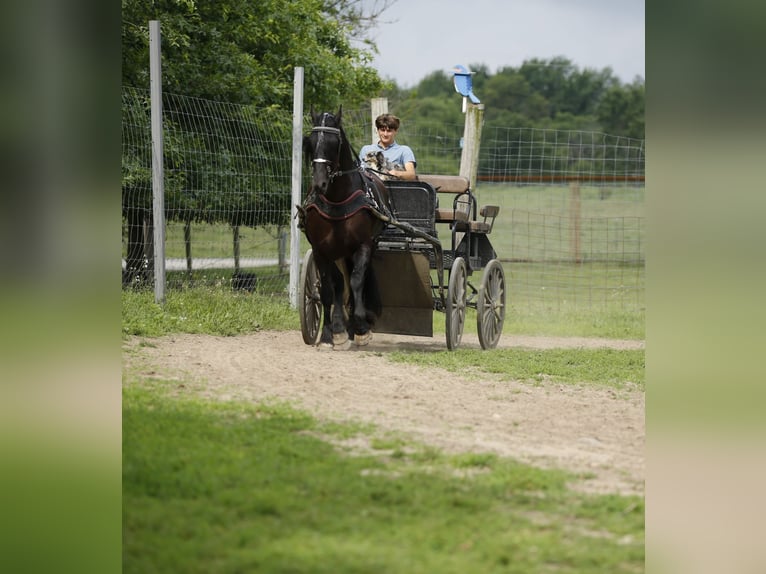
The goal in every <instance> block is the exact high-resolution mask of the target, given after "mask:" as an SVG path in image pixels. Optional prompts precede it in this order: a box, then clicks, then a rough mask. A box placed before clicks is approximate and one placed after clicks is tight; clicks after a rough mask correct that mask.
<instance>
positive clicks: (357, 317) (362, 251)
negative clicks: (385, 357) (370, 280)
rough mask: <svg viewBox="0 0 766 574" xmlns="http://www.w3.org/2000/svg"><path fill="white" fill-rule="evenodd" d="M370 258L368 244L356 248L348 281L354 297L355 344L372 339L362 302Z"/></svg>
mask: <svg viewBox="0 0 766 574" xmlns="http://www.w3.org/2000/svg"><path fill="white" fill-rule="evenodd" d="M371 259H372V249H371V248H370V246H369V245H362V246H360V247H359V249H357V250H356V252H355V253H354V257H353V271H352V272H351V277H350V281H349V286H350V287H351V296H352V297H353V299H354V304H353V310H354V316H353V319H352V322H353V325H354V333H355V336H354V342H355V343H356V344H357V345H366V344H367V343H369V342H370V339H372V335H371V333H370V323H369V321H368V320H367V308H366V307H365V304H364V283H365V278H366V275H367V269H368V266H369V265H370V261H371Z"/></svg>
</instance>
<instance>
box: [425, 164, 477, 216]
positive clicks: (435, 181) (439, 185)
mask: <svg viewBox="0 0 766 574" xmlns="http://www.w3.org/2000/svg"><path fill="white" fill-rule="evenodd" d="M418 180H419V181H425V182H426V183H429V184H431V186H432V187H433V188H434V189H435V190H436V192H437V193H452V194H455V195H462V196H464V197H460V198H458V200H457V204H456V205H454V206H445V207H437V208H436V223H453V222H467V221H468V220H469V219H470V212H471V202H470V188H471V183H470V181H469V180H468V178H467V177H463V176H462V175H428V174H426V175H418ZM450 203H452V202H450Z"/></svg>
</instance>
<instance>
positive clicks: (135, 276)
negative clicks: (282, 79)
mask: <svg viewBox="0 0 766 574" xmlns="http://www.w3.org/2000/svg"><path fill="white" fill-rule="evenodd" d="M122 98H123V99H122V216H123V230H122V238H123V261H122V267H123V285H124V286H126V287H127V286H134V287H135V286H140V285H147V284H150V282H151V280H152V268H153V261H152V257H153V246H152V212H151V209H152V196H151V194H152V185H151V130H150V110H149V92H148V91H142V90H137V89H134V88H128V87H126V88H123V91H122ZM163 108H164V114H163V129H164V138H165V168H166V169H165V171H166V173H165V193H166V198H165V211H166V220H167V224H166V253H165V257H166V269H167V286H168V288H169V289H174V288H183V287H186V286H189V285H198V284H208V285H219V286H221V287H222V288H226V289H232V288H234V289H244V290H248V291H252V290H258V291H260V292H266V293H272V294H278V295H284V296H285V297H287V285H288V282H289V277H288V272H289V270H288V262H289V255H290V254H289V245H290V242H289V238H288V234H289V223H290V219H289V218H290V212H291V207H292V206H291V161H292V117H291V115H290V113H289V112H286V111H284V110H272V109H255V108H252V107H248V106H240V105H233V104H228V103H223V102H215V101H209V100H202V99H196V98H189V97H182V96H177V95H173V94H165V95H164V96H163ZM343 123H344V127H345V130H346V132H347V135H348V137H349V139H350V141H351V143H352V147H353V148H354V149H356V150H358V149H359V148H361V146H362V145H364V144H366V143H368V142H370V141H372V128H371V118H370V107H369V106H367V107H365V106H362V107H360V108H358V109H353V110H352V109H344V110H343ZM304 125H310V122H309V120H308V117H307V118H306V119H305V120H304ZM462 134H463V126H462V125H457V124H440V125H427V124H425V123H423V124H421V125H419V124H418V123H417V121H416V120H408V119H406V118H404V119H403V122H402V127H401V129H400V132H399V134H398V135H397V141H399V142H400V143H402V144H407V145H409V146H411V147H412V148H413V150H414V151H415V154H416V157H417V160H418V171H419V172H420V173H432V174H443V175H454V174H457V173H458V171H459V168H460V155H461V137H462ZM644 151H645V150H644V141H643V140H634V139H630V138H620V137H614V136H609V135H607V134H601V133H596V132H585V131H570V130H554V129H550V130H542V129H532V128H498V127H490V128H487V127H485V129H484V131H483V135H482V141H481V148H480V155H479V169H478V183H477V185H476V189H475V190H474V191H475V192H476V194H477V197H478V201H479V204H480V205H488V204H490V205H499V206H500V208H501V209H500V214H499V216H498V217H497V220H496V221H495V225H494V227H493V231H492V234H491V236H490V240H491V242H492V245H493V247H494V248H495V250H496V252H497V254H498V257H499V259H500V260H501V261H503V262H504V264H505V265H504V266H505V267H506V274H507V275H508V282H507V283H508V289H509V297H510V299H511V300H513V301H517V302H519V304H524V302H527V303H529V304H531V305H538V304H539V305H541V306H542V307H544V308H546V309H549V310H550V309H554V310H555V309H562V308H569V307H570V306H574V307H576V308H580V307H583V306H586V307H589V308H593V307H598V308H612V307H618V308H620V309H623V310H626V309H627V310H628V311H631V310H642V309H643V306H644V266H645V265H644V264H645V256H644V247H645V243H646V241H645V224H644V195H645V193H644V192H645V189H644V183H643V181H644ZM307 183H308V182H307V170H305V169H304V185H303V189H304V193H305V189H306V185H307ZM307 248H308V244H307V243H306V241H305V239H304V238H302V243H301V249H302V251H305V249H307Z"/></svg>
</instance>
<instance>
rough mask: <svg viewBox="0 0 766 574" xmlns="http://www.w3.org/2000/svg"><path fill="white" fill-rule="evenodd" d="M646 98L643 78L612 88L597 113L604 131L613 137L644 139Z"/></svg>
mask: <svg viewBox="0 0 766 574" xmlns="http://www.w3.org/2000/svg"><path fill="white" fill-rule="evenodd" d="M645 97H646V96H645V86H644V81H643V79H642V78H636V79H635V80H634V81H633V83H631V84H628V85H626V86H621V85H617V86H613V87H612V88H610V89H609V90H608V91H607V92H606V94H605V95H604V98H603V100H602V101H601V103H600V105H599V107H598V112H597V113H598V120H599V122H600V123H601V127H602V129H603V130H604V131H605V132H607V133H609V134H612V135H618V136H626V137H631V138H636V139H644V110H645V106H644V102H645Z"/></svg>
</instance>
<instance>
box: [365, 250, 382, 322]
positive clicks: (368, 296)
mask: <svg viewBox="0 0 766 574" xmlns="http://www.w3.org/2000/svg"><path fill="white" fill-rule="evenodd" d="M363 297H364V306H365V307H366V309H367V322H368V323H369V324H370V326H372V325H374V324H375V320H376V319H377V318H378V317H380V315H381V313H383V299H382V298H381V296H380V286H379V285H378V278H377V277H376V276H375V269H374V268H373V266H372V264H370V266H369V267H368V268H367V273H366V274H365V278H364V294H363Z"/></svg>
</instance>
